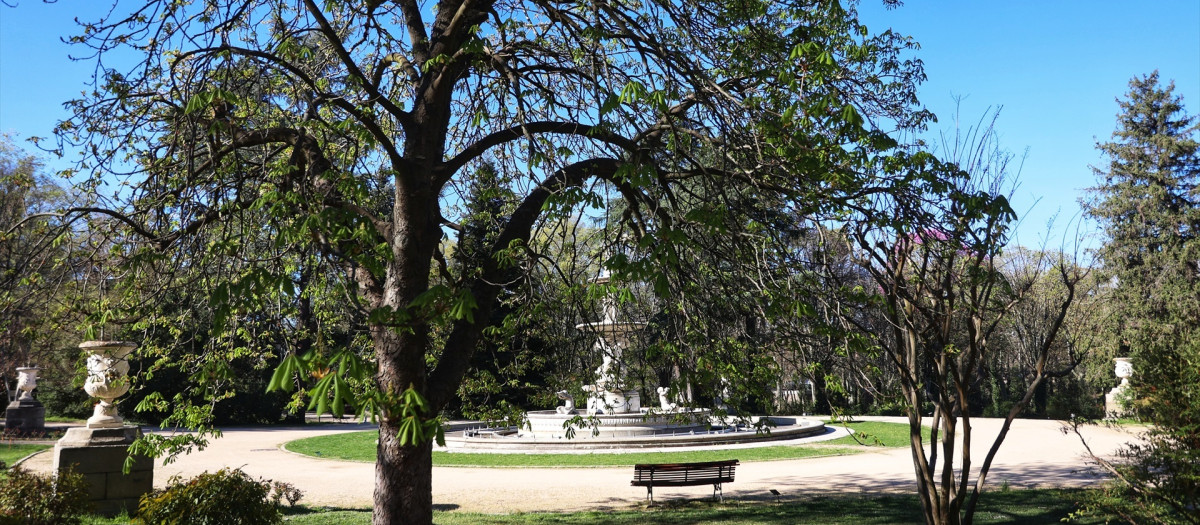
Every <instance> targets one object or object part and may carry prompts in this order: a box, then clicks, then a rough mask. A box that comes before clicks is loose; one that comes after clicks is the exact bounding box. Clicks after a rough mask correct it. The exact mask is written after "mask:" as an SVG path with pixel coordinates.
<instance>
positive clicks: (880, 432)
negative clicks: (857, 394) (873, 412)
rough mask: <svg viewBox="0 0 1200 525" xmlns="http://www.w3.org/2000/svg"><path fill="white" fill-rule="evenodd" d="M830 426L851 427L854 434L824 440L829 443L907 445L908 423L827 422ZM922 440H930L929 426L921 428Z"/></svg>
mask: <svg viewBox="0 0 1200 525" xmlns="http://www.w3.org/2000/svg"><path fill="white" fill-rule="evenodd" d="M825 424H826V425H827V426H830V427H842V426H846V427H850V428H851V429H853V430H854V435H852V436H844V437H840V438H837V439H834V440H832V441H824V442H823V443H824V444H827V445H847V446H859V444H860V443H862V444H863V445H868V446H877V447H907V446H908V423H884V422H881V421H857V422H854V423H828V422H827V423H825ZM921 434H922V441H923V442H925V443H928V442H929V435H930V434H929V427H922V429H921Z"/></svg>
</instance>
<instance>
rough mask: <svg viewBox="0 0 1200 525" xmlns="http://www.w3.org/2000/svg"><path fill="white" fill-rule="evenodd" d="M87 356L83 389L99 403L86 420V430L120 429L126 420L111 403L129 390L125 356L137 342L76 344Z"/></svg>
mask: <svg viewBox="0 0 1200 525" xmlns="http://www.w3.org/2000/svg"><path fill="white" fill-rule="evenodd" d="M79 348H81V349H82V350H83V351H85V352H87V353H88V358H87V371H88V376H87V380H86V381H84V383H83V390H84V391H85V392H87V393H88V395H89V396H92V397H94V398H97V399H99V400H100V402H99V403H96V410H95V412H94V413H93V414H92V417H90V418H88V420H87V427H88V428H121V427H122V426H124V424H125V420H124V419H123V418H121V416H120V414H118V413H117V407H116V405H114V404H113V401H114V400H115V399H116V398H118V397H121V396H123V395H125V393H126V392H128V391H129V378H128V377H127V374H129V361H128V360H126V357H128V356H129V353H130V352H133V349H134V348H137V343H131V342H128V341H86V342H84V343H81V344H80V345H79Z"/></svg>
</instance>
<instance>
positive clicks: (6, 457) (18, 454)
mask: <svg viewBox="0 0 1200 525" xmlns="http://www.w3.org/2000/svg"><path fill="white" fill-rule="evenodd" d="M52 446H53V445H34V444H25V443H3V444H0V461H3V462H4V464H5V465H12V464H13V463H14V462H16V461H17V460H19V459H21V458H23V457H25V456H28V455H30V454H33V453H34V452H37V451H39V450H46V449H48V448H50V447H52Z"/></svg>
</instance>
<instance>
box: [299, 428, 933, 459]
mask: <svg viewBox="0 0 1200 525" xmlns="http://www.w3.org/2000/svg"><path fill="white" fill-rule="evenodd" d="M839 425H840V424H839ZM847 426H849V427H850V428H852V429H854V430H855V432H859V433H861V434H862V435H864V437H863V438H860V439H861V440H862V441H863V443H865V445H864V444H859V442H857V441H855V439H854V437H844V438H839V439H836V440H833V441H823V442H819V443H815V444H809V445H779V446H772V447H758V448H747V449H737V450H681V451H678V452H633V453H625V454H614V453H594V454H486V453H458V452H439V451H435V452H434V453H433V464H434V465H437V466H443V467H453V466H460V467H463V466H474V467H523V468H528V467H622V466H629V465H636V464H638V463H686V462H695V461H721V460H726V459H738V460H741V461H773V460H781V459H803V458H810V457H819V456H835V455H845V454H855V453H858V452H863V451H866V450H869V449H870V448H871V447H872V446H885V447H898V446H899V447H902V446H907V445H908V425H906V424H900V423H881V422H875V421H860V422H856V423H849V424H848V425H847ZM926 438H928V433H926ZM377 439H379V431H378V430H367V431H362V432H348V433H343V434H334V435H329V436H317V437H311V438H304V439H299V440H296V441H292V442H289V443H288V444H287V449H288V450H290V451H292V452H296V453H298V454H304V455H307V456H313V457H319V458H329V459H338V460H345V461H362V462H368V463H374V462H375V441H376V440H377Z"/></svg>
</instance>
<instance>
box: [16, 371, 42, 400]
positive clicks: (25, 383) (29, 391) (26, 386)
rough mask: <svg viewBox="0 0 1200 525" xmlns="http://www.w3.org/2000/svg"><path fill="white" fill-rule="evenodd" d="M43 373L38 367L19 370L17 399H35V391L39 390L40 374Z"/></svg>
mask: <svg viewBox="0 0 1200 525" xmlns="http://www.w3.org/2000/svg"><path fill="white" fill-rule="evenodd" d="M41 371H42V369H41V368H38V367H36V366H22V367H20V368H17V392H18V393H19V394H18V396H17V399H33V389H35V388H37V378H38V372H41Z"/></svg>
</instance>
